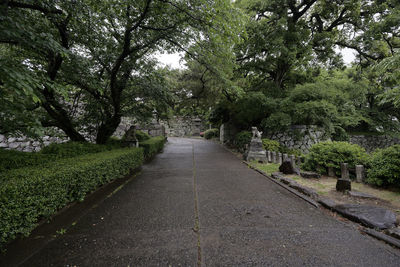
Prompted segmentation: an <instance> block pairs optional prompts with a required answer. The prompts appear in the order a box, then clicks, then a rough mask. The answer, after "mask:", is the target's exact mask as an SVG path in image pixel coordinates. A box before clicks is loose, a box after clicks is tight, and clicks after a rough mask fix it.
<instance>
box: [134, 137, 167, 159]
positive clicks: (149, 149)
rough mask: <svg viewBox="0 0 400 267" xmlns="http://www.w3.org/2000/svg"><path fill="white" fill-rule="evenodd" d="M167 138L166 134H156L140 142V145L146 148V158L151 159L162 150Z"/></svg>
mask: <svg viewBox="0 0 400 267" xmlns="http://www.w3.org/2000/svg"><path fill="white" fill-rule="evenodd" d="M166 140H167V139H166V138H165V137H164V136H156V137H153V138H150V139H148V140H146V141H144V142H141V143H140V142H139V146H140V147H143V149H144V157H145V159H149V158H151V157H153V156H154V155H155V154H157V153H158V152H160V151H161V150H162V149H163V148H164V144H165V142H166Z"/></svg>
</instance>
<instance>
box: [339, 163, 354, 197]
mask: <svg viewBox="0 0 400 267" xmlns="http://www.w3.org/2000/svg"><path fill="white" fill-rule="evenodd" d="M340 169H341V171H342V176H341V178H339V179H337V182H336V191H339V192H345V191H351V181H350V176H349V168H348V164H347V163H340Z"/></svg>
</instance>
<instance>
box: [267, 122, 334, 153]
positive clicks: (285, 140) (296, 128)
mask: <svg viewBox="0 0 400 267" xmlns="http://www.w3.org/2000/svg"><path fill="white" fill-rule="evenodd" d="M266 137H267V138H269V139H271V140H275V141H278V142H279V143H280V144H281V145H283V146H286V147H288V148H290V149H298V150H300V151H301V152H302V153H307V152H308V151H309V149H310V147H311V146H312V145H314V144H316V143H319V142H322V141H326V140H329V138H327V137H326V135H325V131H323V130H322V129H321V128H318V127H316V126H313V125H310V126H306V125H293V126H291V127H290V129H288V130H286V131H284V132H275V133H266Z"/></svg>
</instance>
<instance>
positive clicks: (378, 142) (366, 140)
mask: <svg viewBox="0 0 400 267" xmlns="http://www.w3.org/2000/svg"><path fill="white" fill-rule="evenodd" d="M349 142H350V143H352V144H357V145H359V146H361V147H363V148H365V150H366V151H367V152H369V153H370V152H372V151H374V150H375V149H378V148H386V147H389V146H392V145H395V144H400V139H399V138H396V137H391V136H388V135H377V136H367V135H351V136H350V138H349Z"/></svg>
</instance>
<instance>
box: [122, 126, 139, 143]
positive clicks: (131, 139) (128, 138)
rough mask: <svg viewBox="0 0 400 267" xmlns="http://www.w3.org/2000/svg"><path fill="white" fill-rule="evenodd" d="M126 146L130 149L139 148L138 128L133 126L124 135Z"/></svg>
mask: <svg viewBox="0 0 400 267" xmlns="http://www.w3.org/2000/svg"><path fill="white" fill-rule="evenodd" d="M123 140H124V144H125V145H126V146H128V147H139V140H138V139H137V138H136V127H135V126H134V125H133V126H131V127H130V128H129V130H128V131H126V133H125V134H124V137H123Z"/></svg>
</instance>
